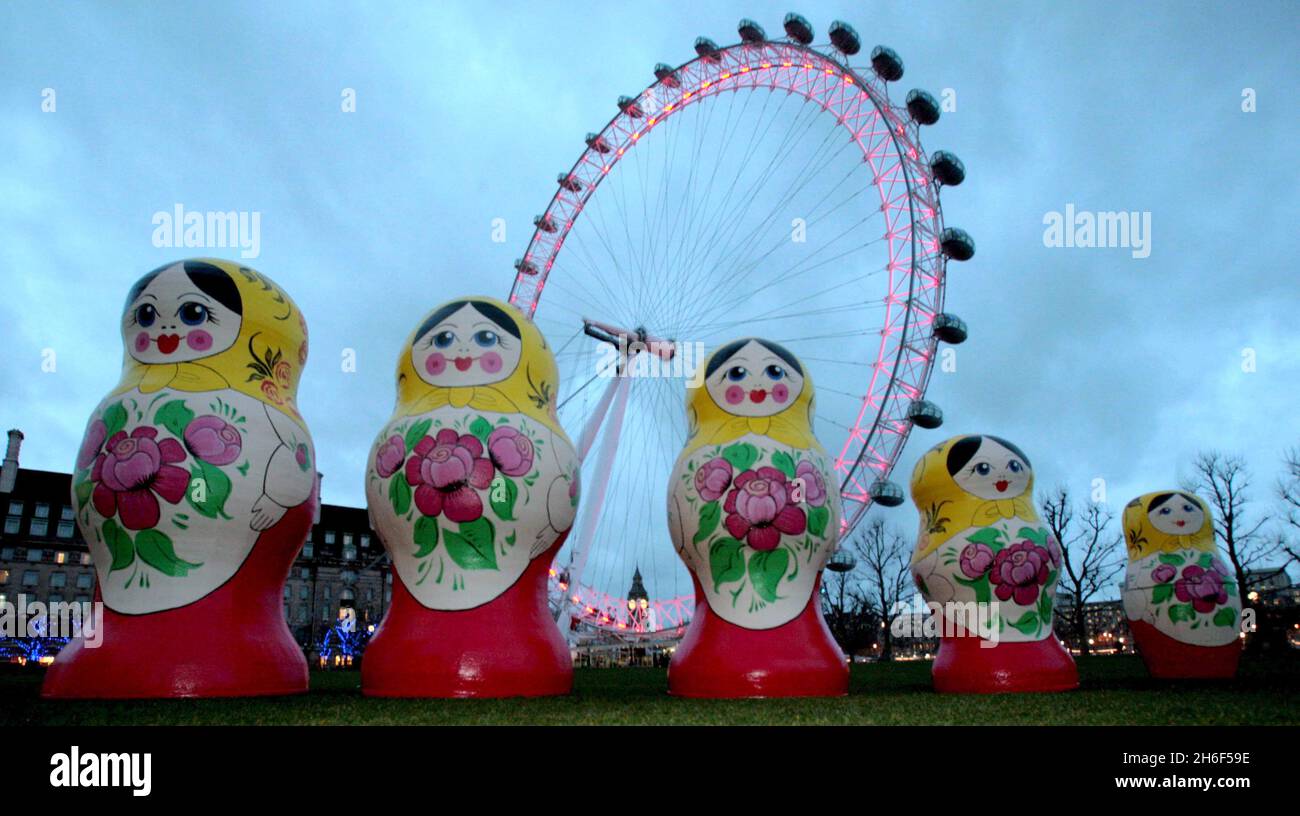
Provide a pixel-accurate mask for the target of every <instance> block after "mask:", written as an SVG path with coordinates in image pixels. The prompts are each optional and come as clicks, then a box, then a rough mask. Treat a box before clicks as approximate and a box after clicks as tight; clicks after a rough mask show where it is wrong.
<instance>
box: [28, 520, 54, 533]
mask: <svg viewBox="0 0 1300 816" xmlns="http://www.w3.org/2000/svg"><path fill="white" fill-rule="evenodd" d="M27 529H28V531H29V532H30V533H31V534H32V535H34V536H38V537H39V536H44V535H47V534H48V533H49V532H50V522H49V519H40V518H34V519H32V523H31V524H30V525H28V528H27Z"/></svg>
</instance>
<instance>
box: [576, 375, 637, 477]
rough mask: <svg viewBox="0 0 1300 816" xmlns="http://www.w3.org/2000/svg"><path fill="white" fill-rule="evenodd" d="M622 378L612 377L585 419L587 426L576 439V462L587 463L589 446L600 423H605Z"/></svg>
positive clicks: (598, 429)
mask: <svg viewBox="0 0 1300 816" xmlns="http://www.w3.org/2000/svg"><path fill="white" fill-rule="evenodd" d="M625 379H626V378H624V377H614V379H612V380H611V381H610V383H609V385H607V386H605V393H603V394H601V395H600V402H597V403H596V410H595V411H593V412H592V413H591V416H590V417H589V418H588V419H587V424H586V425H584V426H583V428H582V436H580V437H578V461H579V462H585V461H587V454H588V453H590V452H591V446H592V444H593V443H594V442H595V441H596V434H597V433H599V432H600V423H602V422H604V421H605V414H606V413H608V412H609V404H610V402H612V401H613V399H614V392H615V391H617V390H618V389H619V387H620V386H621V385H622V384H623V381H624V380H625Z"/></svg>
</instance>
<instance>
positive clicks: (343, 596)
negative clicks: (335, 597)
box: [339, 589, 354, 601]
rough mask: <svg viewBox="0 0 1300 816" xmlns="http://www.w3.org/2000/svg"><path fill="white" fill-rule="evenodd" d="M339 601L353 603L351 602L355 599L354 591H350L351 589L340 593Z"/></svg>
mask: <svg viewBox="0 0 1300 816" xmlns="http://www.w3.org/2000/svg"><path fill="white" fill-rule="evenodd" d="M339 600H340V601H351V600H354V598H353V596H352V590H350V589H344V590H342V591H340V592H339Z"/></svg>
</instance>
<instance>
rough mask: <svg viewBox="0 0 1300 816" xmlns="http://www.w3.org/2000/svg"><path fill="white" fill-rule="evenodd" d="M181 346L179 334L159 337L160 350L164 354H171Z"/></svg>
mask: <svg viewBox="0 0 1300 816" xmlns="http://www.w3.org/2000/svg"><path fill="white" fill-rule="evenodd" d="M180 344H181V336H180V335H179V334H160V335H158V350H159V351H161V352H162V353H163V354H171V353H172V352H173V351H175V350H176V347H177V346H179V345H180Z"/></svg>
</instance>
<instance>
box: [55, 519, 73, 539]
mask: <svg viewBox="0 0 1300 816" xmlns="http://www.w3.org/2000/svg"><path fill="white" fill-rule="evenodd" d="M72 529H73V524H72V522H70V521H60V522H59V528H58V536H59V538H72Z"/></svg>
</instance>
